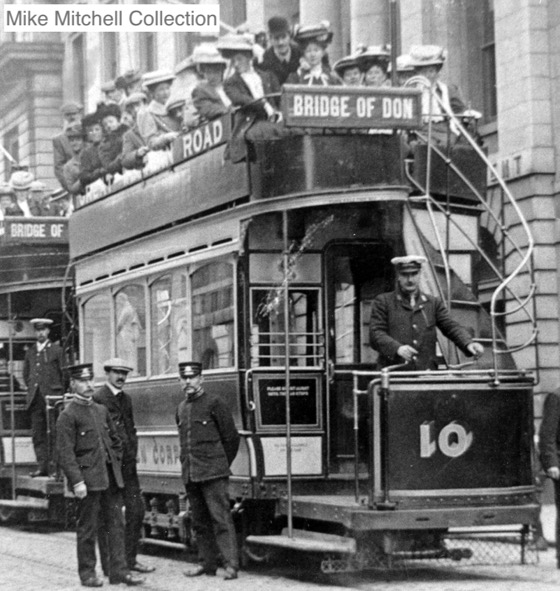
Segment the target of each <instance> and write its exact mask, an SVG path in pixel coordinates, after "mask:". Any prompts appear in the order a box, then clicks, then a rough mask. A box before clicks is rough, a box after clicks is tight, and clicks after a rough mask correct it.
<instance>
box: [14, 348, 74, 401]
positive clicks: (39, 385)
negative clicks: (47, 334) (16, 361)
mask: <svg viewBox="0 0 560 591" xmlns="http://www.w3.org/2000/svg"><path fill="white" fill-rule="evenodd" d="M65 365H66V363H65V359H64V352H63V350H62V347H61V346H60V345H57V344H56V343H51V341H47V344H46V345H45V348H44V349H43V350H42V351H41V352H40V353H39V352H38V350H37V343H34V344H33V346H31V347H29V349H28V350H27V351H26V353H25V360H24V362H23V380H24V381H25V384H26V385H27V400H26V402H27V408H29V407H30V406H31V403H32V402H33V398H34V397H35V394H36V393H37V392H40V393H41V395H42V396H62V394H64V386H65V381H64V370H63V368H64V366H65Z"/></svg>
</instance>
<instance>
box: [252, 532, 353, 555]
mask: <svg viewBox="0 0 560 591" xmlns="http://www.w3.org/2000/svg"><path fill="white" fill-rule="evenodd" d="M246 542H247V543H249V544H260V545H263V546H274V547H276V548H287V549H291V550H300V551H302V552H329V553H330V552H334V553H337V554H355V553H356V540H354V539H353V538H343V537H342V536H336V535H333V534H323V533H317V532H311V531H305V530H299V529H294V530H293V535H292V537H290V536H289V535H288V530H287V529H283V530H282V534H281V535H279V536H247V538H246Z"/></svg>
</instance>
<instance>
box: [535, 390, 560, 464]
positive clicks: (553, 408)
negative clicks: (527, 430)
mask: <svg viewBox="0 0 560 591" xmlns="http://www.w3.org/2000/svg"><path fill="white" fill-rule="evenodd" d="M539 452H540V458H541V464H542V467H543V468H544V469H545V470H548V469H549V468H559V467H560V390H556V391H555V392H551V393H550V394H549V395H548V396H547V397H546V399H545V401H544V407H543V420H542V423H541V428H540V432H539Z"/></svg>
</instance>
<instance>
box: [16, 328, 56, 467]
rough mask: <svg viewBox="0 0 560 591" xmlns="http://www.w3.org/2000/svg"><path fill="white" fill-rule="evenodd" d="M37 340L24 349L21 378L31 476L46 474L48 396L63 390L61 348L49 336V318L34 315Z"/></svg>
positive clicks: (47, 456) (49, 452) (47, 464)
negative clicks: (33, 465) (31, 452)
mask: <svg viewBox="0 0 560 591" xmlns="http://www.w3.org/2000/svg"><path fill="white" fill-rule="evenodd" d="M31 324H32V325H33V328H34V329H35V337H36V339H37V340H36V342H35V343H34V344H33V345H32V346H31V347H29V349H28V350H27V351H26V352H25V360H24V362H23V380H24V382H25V385H26V386H27V398H26V403H27V409H28V411H29V414H30V417H31V432H32V438H33V448H34V449H35V456H36V457H37V464H38V467H37V470H36V471H35V472H32V473H31V476H33V477H36V476H48V474H49V462H50V460H51V457H52V454H51V448H52V444H51V442H50V441H49V433H50V429H48V422H47V421H48V416H47V406H48V402H47V398H46V397H47V396H62V395H63V394H64V385H65V384H64V370H63V368H64V366H65V365H66V363H65V361H64V352H63V351H62V347H61V346H60V345H58V344H57V343H53V342H51V340H50V339H49V334H50V327H51V326H52V324H53V321H52V320H51V319H50V318H33V319H32V320H31Z"/></svg>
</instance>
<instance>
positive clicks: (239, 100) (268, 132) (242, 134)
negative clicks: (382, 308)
mask: <svg viewBox="0 0 560 591" xmlns="http://www.w3.org/2000/svg"><path fill="white" fill-rule="evenodd" d="M255 71H256V72H257V74H258V75H259V76H260V77H261V80H262V85H263V91H264V94H265V95H267V94H273V93H279V92H280V85H279V84H278V80H277V79H276V77H275V76H274V74H272V73H271V72H262V71H260V70H255ZM224 90H225V92H226V94H227V95H228V97H229V99H230V100H231V102H232V104H233V106H234V107H240V109H239V110H238V111H237V112H236V114H235V118H234V124H233V130H232V132H231V140H230V143H229V149H228V156H229V157H230V158H231V161H232V162H241V161H242V160H244V159H246V158H247V145H246V142H245V138H246V137H247V139H251V137H250V136H248V134H249V133H250V132H255V137H257V136H258V139H262V140H266V139H272V138H274V137H278V136H279V134H280V126H278V125H276V124H274V123H269V122H268V121H267V119H268V115H267V113H266V110H265V109H264V107H263V106H262V103H260V102H259V103H255V98H254V97H253V95H252V94H251V91H250V90H249V87H248V86H247V85H246V84H245V81H244V80H243V78H242V77H241V75H240V74H238V73H237V72H235V73H234V74H233V75H232V76H230V77H229V78H228V79H227V80H226V81H225V82H224ZM268 102H269V103H270V104H271V105H272V106H273V107H275V108H277V107H278V105H279V98H270V99H268ZM260 122H263V123H264V124H263V125H262V126H260V127H261V128H262V129H261V130H260V131H259V130H258V129H257V130H256V131H255V130H252V128H253V127H258V123H260Z"/></svg>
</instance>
